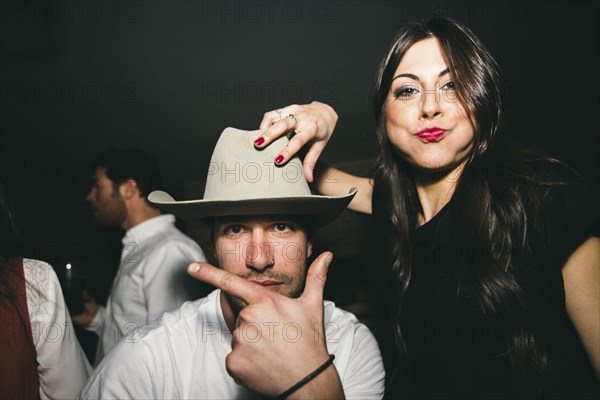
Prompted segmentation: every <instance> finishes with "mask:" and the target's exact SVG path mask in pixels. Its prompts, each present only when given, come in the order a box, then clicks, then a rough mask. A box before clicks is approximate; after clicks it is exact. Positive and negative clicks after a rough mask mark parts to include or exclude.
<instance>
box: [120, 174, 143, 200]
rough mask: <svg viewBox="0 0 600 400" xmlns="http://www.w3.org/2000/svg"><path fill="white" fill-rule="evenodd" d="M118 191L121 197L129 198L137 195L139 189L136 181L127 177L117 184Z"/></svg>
mask: <svg viewBox="0 0 600 400" xmlns="http://www.w3.org/2000/svg"><path fill="white" fill-rule="evenodd" d="M119 193H120V194H121V197H122V198H124V199H126V200H129V199H131V198H133V197H134V196H138V195H139V193H140V191H139V189H138V187H137V183H136V182H135V181H134V180H133V179H127V180H126V181H125V182H123V183H121V186H119Z"/></svg>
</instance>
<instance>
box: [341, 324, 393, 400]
mask: <svg viewBox="0 0 600 400" xmlns="http://www.w3.org/2000/svg"><path fill="white" fill-rule="evenodd" d="M342 384H343V386H344V395H345V396H346V398H347V399H382V398H383V394H384V391H385V370H384V368H383V361H382V359H381V352H380V351H379V345H378V344H377V341H376V340H375V337H374V336H373V334H372V333H371V331H369V329H368V328H367V327H366V326H364V325H362V324H360V325H358V328H357V329H356V333H355V337H354V343H353V344H352V353H351V355H350V360H349V362H348V367H347V369H346V373H345V376H344V381H343V382H342Z"/></svg>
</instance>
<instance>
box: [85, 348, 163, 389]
mask: <svg viewBox="0 0 600 400" xmlns="http://www.w3.org/2000/svg"><path fill="white" fill-rule="evenodd" d="M129 338H130V339H131V338H132V336H130V337H129ZM144 346H145V345H144V344H143V343H139V342H137V343H136V341H135V340H127V339H125V340H124V341H122V342H120V343H119V344H118V345H117V346H115V347H114V348H113V349H112V350H111V351H110V352H109V353H108V354H107V355H106V357H104V358H103V359H102V362H101V363H100V364H99V365H98V367H97V368H96V370H95V371H94V373H93V374H92V376H91V377H90V379H89V380H88V382H87V383H86V385H85V387H84V388H83V389H82V390H81V393H80V394H79V396H78V397H77V398H81V399H152V398H156V395H155V393H154V391H153V390H152V387H153V382H154V379H152V376H151V374H150V371H149V369H148V365H149V364H148V361H147V359H146V357H147V356H146V354H145V351H144Z"/></svg>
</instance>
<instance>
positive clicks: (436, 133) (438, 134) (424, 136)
mask: <svg viewBox="0 0 600 400" xmlns="http://www.w3.org/2000/svg"><path fill="white" fill-rule="evenodd" d="M416 136H417V137H418V138H419V139H421V140H422V141H424V142H427V143H430V142H439V141H440V140H442V139H443V138H444V136H446V131H445V130H444V129H442V128H438V127H437V126H432V127H431V128H425V129H423V130H422V131H419V132H417V134H416Z"/></svg>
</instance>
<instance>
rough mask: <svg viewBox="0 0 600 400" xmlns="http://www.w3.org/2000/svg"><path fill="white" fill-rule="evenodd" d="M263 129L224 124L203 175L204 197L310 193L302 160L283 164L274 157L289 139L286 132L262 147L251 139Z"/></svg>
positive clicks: (274, 195)
mask: <svg viewBox="0 0 600 400" xmlns="http://www.w3.org/2000/svg"><path fill="white" fill-rule="evenodd" d="M263 132H264V130H256V131H251V132H248V131H243V130H240V129H235V128H226V129H225V130H224V131H223V133H222V134H221V136H220V138H219V140H218V142H217V144H216V145H215V149H214V151H213V154H212V157H211V160H210V164H209V166H208V171H207V175H206V187H205V189H204V200H228V201H230V200H246V199H256V200H258V199H272V198H285V197H298V196H310V194H311V192H310V188H309V187H308V184H307V183H306V178H305V177H304V172H303V170H302V163H301V162H300V160H299V159H298V158H297V157H295V158H292V159H291V160H290V161H289V162H287V163H286V164H285V165H284V166H278V165H277V164H275V157H276V156H277V155H278V154H279V153H280V152H281V151H282V150H283V149H284V148H285V146H286V145H287V144H288V143H289V139H288V138H287V137H285V136H283V137H280V138H278V139H277V140H275V141H274V142H273V143H271V144H270V145H269V146H267V147H265V148H263V149H256V148H255V147H254V140H255V139H256V138H257V137H258V136H260V134H262V133H263Z"/></svg>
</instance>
